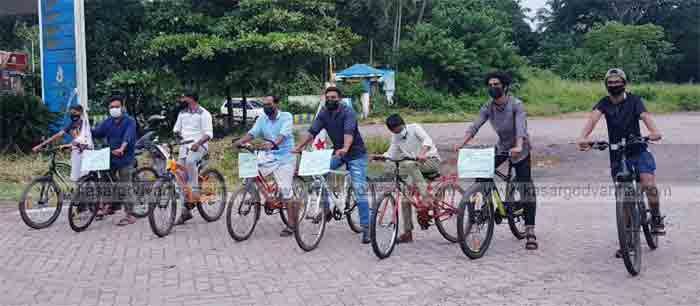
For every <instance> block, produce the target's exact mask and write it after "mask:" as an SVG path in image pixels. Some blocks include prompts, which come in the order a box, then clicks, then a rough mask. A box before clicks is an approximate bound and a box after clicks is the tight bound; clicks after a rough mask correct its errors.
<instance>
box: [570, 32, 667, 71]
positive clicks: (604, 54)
mask: <svg viewBox="0 0 700 306" xmlns="http://www.w3.org/2000/svg"><path fill="white" fill-rule="evenodd" d="M583 45H584V46H583V48H581V49H577V50H576V51H574V52H573V53H571V54H570V55H569V56H568V57H564V59H563V60H562V61H561V62H560V63H559V64H558V65H557V66H558V67H557V70H558V71H559V72H560V73H561V74H563V75H565V76H569V77H575V78H582V79H602V77H603V74H604V73H605V71H606V70H607V69H609V68H612V67H621V68H623V69H624V70H625V71H626V72H627V74H628V76H629V77H630V79H632V80H635V81H637V82H640V81H650V80H653V79H654V77H655V76H656V73H657V71H658V66H659V63H662V62H664V61H665V60H666V59H667V58H668V56H669V54H670V53H671V51H672V49H673V47H672V45H671V43H669V42H668V41H666V40H665V39H664V30H663V28H662V27H659V26H655V25H651V24H647V25H641V26H634V25H623V24H620V23H617V22H609V23H607V24H605V25H599V26H596V27H595V28H593V30H591V31H590V32H589V33H587V34H586V35H585V38H584V43H583ZM567 71H568V72H567Z"/></svg>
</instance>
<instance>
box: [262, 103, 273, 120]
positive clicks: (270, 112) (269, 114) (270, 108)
mask: <svg viewBox="0 0 700 306" xmlns="http://www.w3.org/2000/svg"><path fill="white" fill-rule="evenodd" d="M263 111H264V112H265V115H267V117H268V118H272V116H273V115H274V114H275V108H274V107H273V106H268V105H265V106H263Z"/></svg>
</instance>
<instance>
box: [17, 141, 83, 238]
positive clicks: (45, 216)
mask: <svg viewBox="0 0 700 306" xmlns="http://www.w3.org/2000/svg"><path fill="white" fill-rule="evenodd" d="M64 148H69V147H66V146H58V147H54V148H51V149H45V150H43V151H44V152H47V153H48V154H49V156H50V157H49V171H47V172H46V174H44V175H43V176H41V177H37V178H35V179H33V180H32V181H31V182H30V183H29V184H28V185H27V187H25V188H24V191H23V192H22V198H21V199H20V200H19V204H18V207H19V215H20V217H22V221H24V223H25V224H27V226H29V227H31V228H34V229H42V228H46V227H49V226H51V224H53V223H54V222H55V221H56V219H57V218H58V216H59V215H60V214H61V209H62V207H63V197H64V195H65V194H70V193H71V190H70V189H71V182H70V165H69V164H67V163H64V162H60V161H56V155H57V154H58V152H59V151H60V150H62V149H64Z"/></svg>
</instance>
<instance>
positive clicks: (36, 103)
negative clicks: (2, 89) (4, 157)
mask: <svg viewBox="0 0 700 306" xmlns="http://www.w3.org/2000/svg"><path fill="white" fill-rule="evenodd" d="M59 116H60V114H54V113H51V112H49V110H48V109H47V108H46V106H45V105H44V103H43V102H41V100H39V98H38V97H35V96H29V95H26V96H25V95H0V150H2V151H7V150H10V151H23V152H27V151H29V150H30V149H31V148H32V146H33V145H36V144H37V143H39V141H40V140H41V138H42V136H47V135H46V133H47V131H48V128H49V124H50V123H51V122H54V121H55V120H56V119H57V118H59ZM18 123H21V124H18Z"/></svg>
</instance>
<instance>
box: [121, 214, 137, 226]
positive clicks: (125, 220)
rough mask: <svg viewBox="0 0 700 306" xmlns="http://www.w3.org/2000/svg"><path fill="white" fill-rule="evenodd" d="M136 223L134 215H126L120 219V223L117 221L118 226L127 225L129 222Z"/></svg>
mask: <svg viewBox="0 0 700 306" xmlns="http://www.w3.org/2000/svg"><path fill="white" fill-rule="evenodd" d="M134 223H136V219H135V218H134V217H132V216H129V217H124V218H122V219H121V220H119V223H117V226H125V225H129V224H134Z"/></svg>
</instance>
